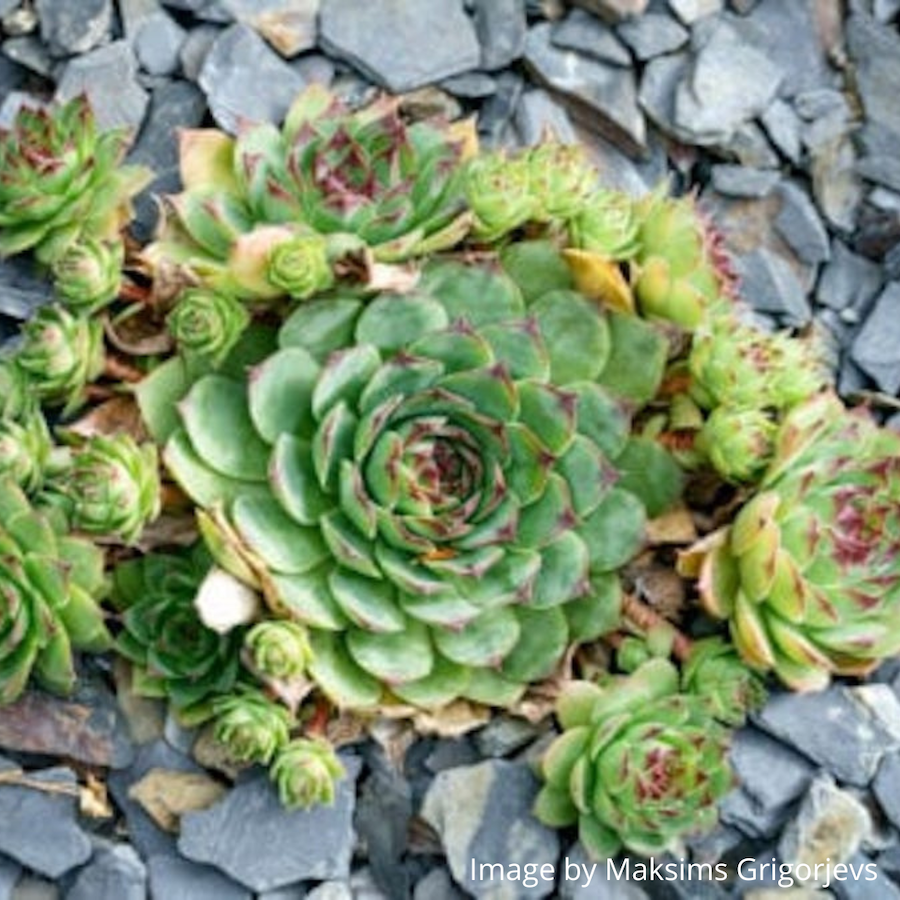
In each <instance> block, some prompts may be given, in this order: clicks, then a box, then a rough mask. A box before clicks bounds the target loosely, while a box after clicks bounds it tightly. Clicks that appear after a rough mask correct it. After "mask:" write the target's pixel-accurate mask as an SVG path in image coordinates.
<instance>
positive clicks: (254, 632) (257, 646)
mask: <svg viewBox="0 0 900 900" xmlns="http://www.w3.org/2000/svg"><path fill="white" fill-rule="evenodd" d="M244 653H245V655H246V657H247V662H248V665H249V667H250V669H252V671H253V672H254V673H256V674H258V675H260V676H262V677H265V678H277V679H279V680H283V681H287V680H289V679H292V678H299V677H300V676H301V675H303V673H304V672H305V671H306V670H307V668H308V667H309V665H310V663H311V662H312V660H313V655H312V649H311V648H310V646H309V635H308V634H307V632H306V629H305V628H304V627H303V626H302V625H299V624H298V623H297V622H291V621H288V620H286V619H273V620H269V621H266V622H258V623H257V624H256V625H254V626H253V627H252V628H251V629H250V630H249V631H248V632H247V634H246V636H245V637H244Z"/></svg>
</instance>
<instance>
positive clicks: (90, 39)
mask: <svg viewBox="0 0 900 900" xmlns="http://www.w3.org/2000/svg"><path fill="white" fill-rule="evenodd" d="M35 9H36V11H37V14H38V17H39V18H40V22H41V39H42V40H43V41H44V43H45V44H46V45H47V49H48V50H49V51H50V53H51V55H53V56H56V57H64V56H72V55H74V54H76V53H87V52H88V50H93V49H94V47H96V46H98V45H99V44H102V43H105V42H106V41H108V40H109V36H110V31H111V29H112V0H79V2H78V3H72V2H70V0H37V2H36V4H35Z"/></svg>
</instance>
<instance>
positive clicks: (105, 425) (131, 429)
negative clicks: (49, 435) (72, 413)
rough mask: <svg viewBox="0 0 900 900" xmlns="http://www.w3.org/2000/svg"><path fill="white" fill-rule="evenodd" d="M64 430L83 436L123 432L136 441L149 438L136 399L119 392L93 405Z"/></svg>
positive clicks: (139, 441) (140, 441)
mask: <svg viewBox="0 0 900 900" xmlns="http://www.w3.org/2000/svg"><path fill="white" fill-rule="evenodd" d="M65 432H66V433H71V434H74V435H78V436H79V437H83V438H89V437H96V436H97V435H111V434H122V433H124V434H128V435H131V437H133V438H134V439H135V440H136V441H137V442H138V443H142V442H144V441H146V440H148V438H149V435H148V434H147V429H146V428H145V426H144V422H143V419H142V418H141V411H140V408H139V407H138V405H137V401H136V400H135V399H134V397H133V396H131V395H130V394H120V395H118V396H115V397H113V398H112V399H110V400H106V401H104V402H103V403H101V404H100V405H99V406H95V407H93V409H91V410H90V411H89V412H87V413H86V414H85V415H83V416H82V417H81V418H80V419H77V420H76V421H74V422H73V423H72V424H71V425H66V427H65Z"/></svg>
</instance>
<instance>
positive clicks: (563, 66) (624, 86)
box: [525, 22, 647, 155]
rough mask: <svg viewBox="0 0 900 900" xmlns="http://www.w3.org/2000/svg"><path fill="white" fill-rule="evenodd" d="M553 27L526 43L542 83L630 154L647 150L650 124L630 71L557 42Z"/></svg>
mask: <svg viewBox="0 0 900 900" xmlns="http://www.w3.org/2000/svg"><path fill="white" fill-rule="evenodd" d="M552 28H553V26H552V25H551V24H550V23H549V22H542V23H541V24H539V25H535V26H534V27H533V28H532V29H531V30H530V31H529V32H528V38H527V40H526V42H525V61H526V62H527V64H528V67H529V68H530V69H531V71H532V72H533V73H534V75H535V76H536V78H537V79H538V81H540V82H541V83H543V84H544V85H546V86H548V87H551V88H553V89H554V90H556V91H558V92H559V93H560V94H562V95H563V96H564V97H566V98H567V100H568V101H569V102H570V104H571V106H570V112H571V113H572V115H573V116H574V117H575V118H576V119H579V120H583V121H584V124H585V125H587V126H588V127H589V128H592V129H594V130H596V131H598V132H599V133H600V134H602V135H603V136H604V137H606V138H608V139H609V140H611V141H612V142H613V143H615V144H616V145H617V146H619V147H621V149H623V150H624V151H625V152H626V153H629V154H634V155H641V154H642V153H643V152H644V151H645V149H646V140H647V135H646V125H645V123H644V117H643V115H642V114H641V111H640V109H639V108H638V105H637V85H636V82H635V76H634V73H633V72H632V71H631V70H630V69H621V68H618V67H616V66H609V65H605V64H603V63H600V62H597V61H596V60H592V59H588V58H587V57H584V56H580V55H579V54H577V53H573V52H570V51H564V50H560V49H559V48H558V47H555V46H554V45H553V44H552V43H551V34H552Z"/></svg>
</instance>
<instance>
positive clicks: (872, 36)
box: [846, 14, 900, 158]
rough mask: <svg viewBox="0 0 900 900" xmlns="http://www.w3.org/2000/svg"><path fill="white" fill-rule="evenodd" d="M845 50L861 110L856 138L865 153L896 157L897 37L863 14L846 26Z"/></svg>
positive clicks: (899, 125) (899, 129) (899, 135)
mask: <svg viewBox="0 0 900 900" xmlns="http://www.w3.org/2000/svg"><path fill="white" fill-rule="evenodd" d="M846 36H847V50H848V53H849V55H850V58H851V59H852V60H853V63H854V78H855V80H856V85H857V87H858V90H859V95H860V98H861V100H862V104H863V107H864V109H865V113H866V115H865V119H864V122H863V127H862V130H861V131H860V138H861V140H862V145H863V147H864V148H865V151H866V156H877V157H887V158H891V157H896V147H897V142H898V140H900V104H898V103H897V85H898V84H900V36H898V34H897V31H896V29H893V28H889V27H886V26H884V25H881V24H879V23H878V22H876V21H875V20H874V19H872V18H871V17H869V16H866V15H863V14H857V15H853V16H851V17H850V18H849V20H848V21H847V25H846Z"/></svg>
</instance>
